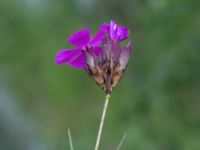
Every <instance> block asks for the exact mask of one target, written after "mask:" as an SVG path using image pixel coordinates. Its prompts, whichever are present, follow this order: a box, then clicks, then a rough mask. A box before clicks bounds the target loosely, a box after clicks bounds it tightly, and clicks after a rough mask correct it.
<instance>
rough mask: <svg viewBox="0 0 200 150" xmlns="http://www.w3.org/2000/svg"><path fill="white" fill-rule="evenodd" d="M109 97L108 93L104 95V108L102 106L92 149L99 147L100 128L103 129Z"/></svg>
mask: <svg viewBox="0 0 200 150" xmlns="http://www.w3.org/2000/svg"><path fill="white" fill-rule="evenodd" d="M109 99H110V95H106V98H105V103H104V108H103V113H102V116H101V122H100V126H99V130H98V134H97V140H96V145H95V149H94V150H98V149H99V144H100V140H101V135H102V129H103V125H104V120H105V116H106V111H107V108H108V103H109Z"/></svg>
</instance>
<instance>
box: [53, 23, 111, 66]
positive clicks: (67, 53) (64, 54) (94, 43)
mask: <svg viewBox="0 0 200 150" xmlns="http://www.w3.org/2000/svg"><path fill="white" fill-rule="evenodd" d="M108 27H109V26H108V25H107V24H103V25H102V26H101V28H100V30H99V32H98V33H97V34H96V35H95V36H94V37H93V38H92V39H90V30H89V29H83V30H81V31H79V32H76V33H74V34H73V35H71V36H70V37H69V38H68V42H69V43H71V44H72V45H74V46H75V47H76V48H75V49H72V50H66V49H65V50H61V51H59V52H58V54H57V55H56V63H57V64H64V63H66V64H68V65H69V66H70V67H72V68H86V67H87V60H86V54H85V52H86V49H91V48H92V49H93V51H94V52H95V54H96V55H99V54H100V52H101V51H100V47H99V45H100V44H101V41H102V37H103V33H104V31H105V30H107V29H108Z"/></svg>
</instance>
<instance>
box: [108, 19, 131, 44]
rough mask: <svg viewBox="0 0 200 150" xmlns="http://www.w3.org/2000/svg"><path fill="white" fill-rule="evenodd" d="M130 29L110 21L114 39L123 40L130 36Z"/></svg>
mask: <svg viewBox="0 0 200 150" xmlns="http://www.w3.org/2000/svg"><path fill="white" fill-rule="evenodd" d="M128 34H129V31H128V29H127V28H125V27H122V26H119V25H117V24H116V23H115V22H114V21H112V20H111V21H110V36H111V39H112V40H115V41H123V40H125V39H127V38H128Z"/></svg>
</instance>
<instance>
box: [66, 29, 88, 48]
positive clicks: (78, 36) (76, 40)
mask: <svg viewBox="0 0 200 150" xmlns="http://www.w3.org/2000/svg"><path fill="white" fill-rule="evenodd" d="M89 41H90V30H89V29H83V30H81V31H79V32H76V33H74V34H72V35H71V36H70V37H69V38H68V42H69V43H71V44H72V45H74V46H77V47H79V48H83V46H85V45H86V44H88V42H89Z"/></svg>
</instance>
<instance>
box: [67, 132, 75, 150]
mask: <svg viewBox="0 0 200 150" xmlns="http://www.w3.org/2000/svg"><path fill="white" fill-rule="evenodd" d="M68 136H69V144H70V150H74V148H73V144H72V137H71V133H70V129H68Z"/></svg>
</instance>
